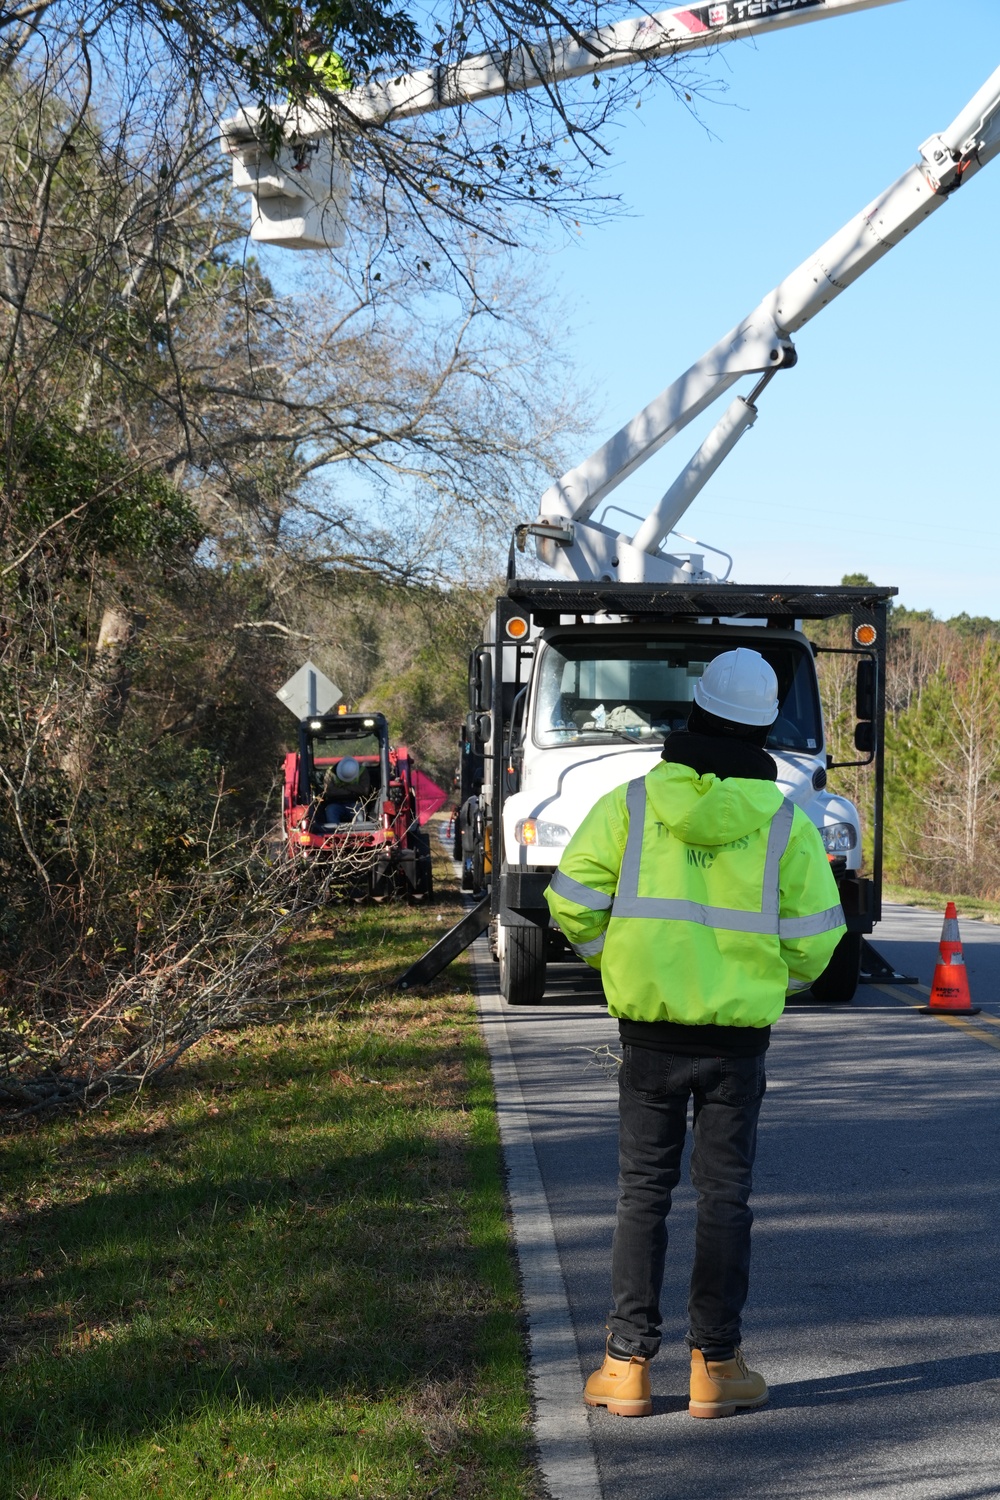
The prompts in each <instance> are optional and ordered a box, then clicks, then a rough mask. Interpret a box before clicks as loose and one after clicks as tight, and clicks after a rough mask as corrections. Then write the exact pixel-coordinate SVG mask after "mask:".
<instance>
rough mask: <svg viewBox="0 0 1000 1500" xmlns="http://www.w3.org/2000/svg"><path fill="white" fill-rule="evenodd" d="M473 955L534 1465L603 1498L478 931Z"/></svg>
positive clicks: (557, 1269) (584, 1499)
mask: <svg viewBox="0 0 1000 1500" xmlns="http://www.w3.org/2000/svg"><path fill="white" fill-rule="evenodd" d="M471 956H472V971H473V983H474V985H475V990H476V999H477V1004H478V1009H479V1020H480V1024H481V1026H482V1029H483V1035H484V1036H485V1038H486V1045H487V1048H488V1049H489V1054H490V1067H491V1069H492V1072H493V1088H494V1092H495V1094H496V1101H497V1120H498V1121H499V1126H500V1140H501V1143H502V1146H503V1154H504V1160H505V1162H506V1165H507V1193H508V1196H509V1198H510V1207H511V1214H512V1217H513V1221H514V1239H515V1242H516V1245H517V1258H518V1263H519V1265H520V1270H521V1285H522V1288H523V1292H524V1305H525V1311H526V1312H527V1315H528V1330H529V1340H530V1348H531V1370H530V1373H531V1381H532V1386H533V1388H534V1396H535V1422H534V1431H535V1440H536V1442H537V1444H538V1455H539V1464H540V1467H541V1470H542V1476H543V1478H544V1480H545V1484H546V1487H547V1489H548V1491H549V1493H550V1494H551V1496H552V1500H603V1496H602V1492H601V1482H600V1479H599V1478H598V1474H597V1460H596V1459H595V1457H594V1449H593V1445H592V1443H591V1440H590V1429H589V1427H588V1424H587V1409H586V1407H585V1406H584V1404H583V1401H582V1400H581V1394H580V1393H581V1385H582V1382H581V1376H580V1354H579V1349H578V1347H577V1342H576V1334H575V1332H574V1330H573V1320H572V1318H571V1317H570V1311H569V1299H568V1298H567V1296H566V1283H565V1281H564V1280H563V1273H562V1265H561V1264H560V1261H559V1250H558V1247H557V1245H556V1236H555V1230H554V1228H553V1225H552V1215H551V1213H550V1211H549V1201H548V1198H547V1197H546V1195H545V1187H544V1184H543V1182H542V1174H541V1172H540V1171H539V1169H538V1158H537V1157H536V1155H535V1145H534V1141H533V1139H532V1135H531V1124H530V1122H529V1120H528V1111H527V1108H526V1106H525V1103H524V1095H523V1094H522V1093H521V1082H520V1079H519V1078H518V1075H517V1067H516V1064H515V1062H514V1054H513V1053H512V1051H511V1047H510V1039H509V1037H508V1035H507V1022H506V1018H505V1016H504V1010H503V1001H502V1000H501V998H500V995H499V993H498V992H497V987H496V982H495V980H494V977H493V963H492V960H491V958H490V955H489V949H488V948H487V946H486V941H485V939H484V938H479V939H478V940H477V941H476V943H475V944H474V946H473V948H472V950H471Z"/></svg>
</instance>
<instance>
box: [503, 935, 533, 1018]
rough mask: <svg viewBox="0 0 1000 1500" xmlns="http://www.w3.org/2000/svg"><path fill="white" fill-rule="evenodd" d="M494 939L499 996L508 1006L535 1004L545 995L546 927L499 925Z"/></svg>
mask: <svg viewBox="0 0 1000 1500" xmlns="http://www.w3.org/2000/svg"><path fill="white" fill-rule="evenodd" d="M497 937H498V942H497V947H498V950H499V955H500V993H501V995H502V996H503V998H504V999H505V1000H506V1002H507V1004H508V1005H538V1004H539V1003H540V1001H541V998H542V996H543V995H544V994H545V928H544V927H535V926H531V927H503V926H501V927H500V929H499V932H498V934H497Z"/></svg>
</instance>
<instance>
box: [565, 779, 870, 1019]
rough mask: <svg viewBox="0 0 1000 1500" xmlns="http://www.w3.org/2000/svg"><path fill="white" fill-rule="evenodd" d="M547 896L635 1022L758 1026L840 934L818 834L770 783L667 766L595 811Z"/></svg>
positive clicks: (822, 960)
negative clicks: (790, 986)
mask: <svg viewBox="0 0 1000 1500" xmlns="http://www.w3.org/2000/svg"><path fill="white" fill-rule="evenodd" d="M546 898H547V900H548V903H549V910H550V912H551V913H552V917H553V920H554V921H555V922H556V923H557V924H558V926H559V927H560V928H561V929H562V931H563V932H564V933H565V935H566V937H567V938H568V939H569V941H570V943H571V944H572V945H573V947H574V948H575V950H576V952H577V953H578V954H579V955H580V956H581V957H582V958H585V959H586V961H587V962H588V963H589V964H591V965H592V967H593V968H595V969H600V971H601V977H602V979H603V981H604V992H605V994H606V996H607V1001H608V1010H609V1011H610V1012H611V1014H612V1015H613V1016H624V1017H628V1018H629V1019H631V1020H634V1021H676V1022H679V1023H681V1024H682V1025H687V1026H701V1025H715V1026H768V1025H770V1024H771V1022H772V1021H774V1020H776V1019H777V1017H778V1016H779V1015H780V1014H781V1011H782V1009H783V1008H784V1003H785V994H786V992H787V990H788V985H789V980H790V979H791V980H799V981H805V982H806V983H808V982H809V981H810V980H813V979H816V978H817V977H818V976H819V975H820V974H822V972H823V970H824V969H825V968H826V966H827V964H828V963H829V961H830V958H831V956H832V954H833V950H834V948H835V947H836V946H837V943H838V942H839V940H840V938H841V936H842V935H843V933H844V932H845V931H846V928H845V926H844V914H843V910H842V908H841V905H840V898H839V897H838V895H837V885H836V882H835V880H834V878H833V874H832V872H831V870H830V865H829V861H828V859H827V857H826V851H825V850H824V848H823V842H822V840H821V838H820V836H819V833H818V831H817V829H816V828H815V826H814V825H813V824H812V823H811V822H810V820H809V818H808V817H807V816H806V814H805V813H804V812H803V811H802V809H801V808H799V807H795V806H794V805H793V804H792V803H791V802H789V801H787V800H786V799H785V798H784V797H783V796H782V795H781V792H780V791H779V790H778V788H777V787H776V786H775V785H774V783H773V782H770V781H752V780H748V779H744V778H742V777H726V778H720V777H718V776H713V775H710V774H709V775H705V776H699V775H698V773H697V772H696V771H694V770H692V769H691V767H689V766H685V765H676V764H667V763H663V762H661V763H660V764H659V765H658V766H656V768H655V769H654V770H652V771H650V773H649V775H648V776H646V777H645V778H644V779H642V780H639V781H632V782H629V783H628V785H627V786H621V787H617V788H616V789H615V790H614V791H613V792H610V793H608V795H607V796H605V797H602V798H601V800H600V801H599V802H598V803H597V804H596V806H595V807H593V808H592V809H591V811H590V812H589V813H588V814H587V816H586V818H584V820H583V822H582V823H581V825H580V827H579V828H578V830H577V832H576V833H575V834H574V835H573V838H572V839H571V840H570V843H569V845H568V846H567V848H566V851H565V853H564V854H563V857H562V860H561V861H560V864H559V869H558V870H557V871H556V874H555V876H554V877H553V880H552V884H551V885H550V886H549V888H548V890H547V891H546Z"/></svg>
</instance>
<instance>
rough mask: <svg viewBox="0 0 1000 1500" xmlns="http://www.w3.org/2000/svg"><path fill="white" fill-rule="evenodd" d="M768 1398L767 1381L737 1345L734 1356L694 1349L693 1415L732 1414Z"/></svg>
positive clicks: (691, 1408)
mask: <svg viewBox="0 0 1000 1500" xmlns="http://www.w3.org/2000/svg"><path fill="white" fill-rule="evenodd" d="M766 1400H767V1381H766V1380H765V1379H764V1377H763V1375H759V1374H758V1373H757V1371H756V1370H750V1369H748V1368H747V1362H746V1360H745V1359H744V1358H743V1355H742V1354H741V1353H740V1351H739V1350H738V1349H737V1351H736V1353H735V1355H734V1356H733V1358H732V1359H706V1358H705V1356H704V1354H702V1352H701V1350H700V1349H692V1350H691V1400H690V1402H689V1403H688V1411H689V1412H690V1413H691V1415H692V1417H731V1416H732V1415H733V1413H734V1412H737V1411H751V1410H752V1409H753V1408H754V1407H755V1406H763V1405H764V1402H765V1401H766Z"/></svg>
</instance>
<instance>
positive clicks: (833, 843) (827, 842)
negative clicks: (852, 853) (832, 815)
mask: <svg viewBox="0 0 1000 1500" xmlns="http://www.w3.org/2000/svg"><path fill="white" fill-rule="evenodd" d="M819 836H820V838H821V839H822V840H823V847H824V848H825V850H826V852H827V854H846V853H847V851H848V850H849V849H855V848H856V847H857V843H858V830H857V829H856V828H855V826H854V824H853V823H828V824H827V825H826V827H825V828H821V829H820V831H819Z"/></svg>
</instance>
